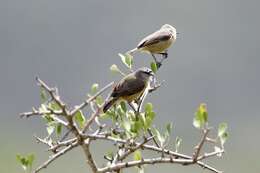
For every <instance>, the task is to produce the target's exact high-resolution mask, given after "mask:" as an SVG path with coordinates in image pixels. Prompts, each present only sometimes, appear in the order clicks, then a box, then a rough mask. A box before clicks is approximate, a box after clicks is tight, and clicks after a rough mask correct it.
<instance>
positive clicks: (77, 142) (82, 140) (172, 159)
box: [20, 78, 224, 173]
mask: <svg viewBox="0 0 260 173" xmlns="http://www.w3.org/2000/svg"><path fill="white" fill-rule="evenodd" d="M36 80H37V82H38V84H39V86H40V87H42V88H43V89H44V90H45V91H47V93H48V94H49V95H50V97H51V99H52V100H54V101H55V102H56V103H57V104H58V105H59V107H60V108H61V110H51V109H50V110H47V111H39V110H36V109H35V108H33V110H32V111H31V112H25V113H22V114H20V116H21V117H26V118H29V117H31V116H37V115H38V116H45V115H46V114H52V115H53V116H52V118H53V119H54V120H55V121H56V122H58V123H61V124H62V125H63V126H65V127H67V129H68V130H69V132H71V133H72V134H73V135H74V136H73V137H72V138H71V139H68V140H66V141H63V140H60V141H56V142H49V141H48V139H42V138H39V137H36V136H35V137H36V140H37V141H38V142H40V143H43V144H45V145H46V146H47V147H48V151H52V152H53V154H52V155H51V156H50V157H49V159H48V160H46V161H45V162H44V163H43V164H42V165H40V166H39V167H38V168H37V169H35V171H34V173H37V172H39V171H41V170H42V169H43V168H46V167H47V166H48V165H49V164H51V163H52V162H53V161H54V160H56V159H58V158H59V157H60V156H62V155H64V154H65V153H67V152H69V151H70V150H72V149H73V148H75V147H77V146H81V148H82V149H83V152H84V154H85V156H86V159H87V164H88V165H89V166H90V167H91V170H92V172H93V173H106V172H113V171H119V170H121V169H124V168H129V167H134V166H142V165H145V164H159V163H175V164H182V165H190V164H197V165H199V166H200V167H202V168H204V169H208V170H211V171H212V172H215V173H222V172H221V171H219V170H217V169H215V168H213V167H211V166H209V165H207V164H206V163H204V162H202V160H205V159H207V158H209V157H212V156H216V155H221V154H222V153H223V152H224V149H222V150H220V151H214V152H211V153H204V154H201V155H200V153H201V150H202V147H203V145H204V144H205V142H206V141H210V140H209V139H210V138H209V137H208V136H207V135H208V133H209V129H208V128H206V129H204V130H203V136H202V138H201V140H200V142H199V144H198V145H197V146H196V147H195V151H194V153H193V155H192V156H189V155H185V154H181V153H178V152H174V151H171V150H168V149H166V148H162V147H161V146H160V145H159V144H158V143H157V141H156V140H155V138H154V134H153V133H152V132H151V131H150V130H148V132H149V133H150V137H144V138H143V141H142V142H137V141H136V140H134V139H130V141H131V142H130V144H131V145H130V144H129V140H125V139H120V138H115V137H113V136H112V133H114V132H116V129H106V130H105V131H103V130H104V127H105V126H104V127H103V126H102V127H101V125H100V123H99V122H97V121H94V120H95V119H96V118H98V116H99V115H100V113H101V112H102V106H100V107H97V108H96V109H95V110H93V113H92V115H91V116H90V117H89V118H88V119H87V121H86V122H85V124H84V126H83V128H82V129H79V128H78V127H77V125H76V122H75V120H74V118H73V117H74V115H75V113H76V112H78V111H79V110H82V109H84V108H85V107H86V106H88V105H90V104H91V103H92V102H93V101H94V100H95V99H96V98H97V97H98V96H99V95H101V94H103V93H104V92H105V91H106V90H107V89H108V88H109V87H111V86H112V85H113V84H114V83H113V82H111V83H109V84H108V85H106V86H105V87H103V88H102V89H101V90H99V91H98V92H97V93H96V94H95V95H93V96H92V97H90V98H88V99H86V100H84V102H83V103H81V104H79V105H78V106H75V108H74V109H72V110H69V109H68V105H66V104H65V102H63V101H62V100H61V99H60V96H59V95H58V93H57V89H54V88H50V87H49V86H48V85H47V84H46V83H45V82H43V81H42V80H40V79H39V78H36ZM160 85H161V84H159V85H157V86H155V87H154V88H151V89H149V90H148V92H153V91H154V90H156V89H157V88H159V87H160ZM107 99H108V97H107V98H106V100H107ZM143 99H144V98H143ZM141 102H142V101H141ZM139 106H140V105H139ZM139 108H140V107H139ZM92 109H93V108H92ZM61 117H63V118H61ZM63 119H64V120H63ZM94 122H96V123H97V126H98V129H97V130H96V131H95V133H90V132H87V130H88V129H89V127H90V125H92V124H93V123H94ZM95 140H107V141H111V142H113V143H114V144H122V145H123V147H124V148H123V150H122V149H120V148H119V149H118V153H119V150H120V151H121V153H120V154H118V155H117V158H114V160H113V163H112V160H110V162H111V163H112V164H108V166H105V167H98V166H97V164H96V162H95V160H94V158H93V154H92V153H91V151H90V145H91V143H92V141H95ZM150 141H153V143H152V144H148V143H149V142H150ZM139 149H142V150H149V151H153V152H155V153H161V154H162V156H161V157H158V158H143V159H141V160H133V161H124V160H125V159H126V158H128V156H129V155H131V154H132V153H134V152H135V151H136V150H139Z"/></svg>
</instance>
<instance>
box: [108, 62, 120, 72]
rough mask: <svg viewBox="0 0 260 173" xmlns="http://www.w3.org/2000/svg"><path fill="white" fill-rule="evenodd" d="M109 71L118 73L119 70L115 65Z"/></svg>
mask: <svg viewBox="0 0 260 173" xmlns="http://www.w3.org/2000/svg"><path fill="white" fill-rule="evenodd" d="M110 70H111V71H112V73H120V70H119V68H118V67H117V65H116V64H113V65H111V66H110Z"/></svg>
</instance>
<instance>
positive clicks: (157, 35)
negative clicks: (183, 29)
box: [127, 24, 177, 66]
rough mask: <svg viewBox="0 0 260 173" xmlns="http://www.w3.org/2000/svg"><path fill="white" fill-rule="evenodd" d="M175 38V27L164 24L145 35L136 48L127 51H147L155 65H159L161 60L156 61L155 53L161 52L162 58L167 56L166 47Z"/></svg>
mask: <svg viewBox="0 0 260 173" xmlns="http://www.w3.org/2000/svg"><path fill="white" fill-rule="evenodd" d="M176 38H177V32H176V29H175V28H174V27H173V26H171V25H169V24H164V25H163V26H162V27H161V28H160V29H159V30H158V31H156V32H154V33H152V34H150V35H148V36H147V37H145V38H144V39H143V40H142V41H140V43H139V44H138V45H137V47H136V48H134V49H132V50H130V51H128V52H127V53H129V54H133V53H135V52H137V51H141V52H148V53H150V54H151V55H152V56H153V58H154V60H155V62H156V63H157V66H158V65H159V66H160V65H161V62H159V61H157V59H156V57H155V54H161V55H163V57H164V58H167V56H168V53H167V49H168V48H169V47H170V46H171V45H172V44H173V43H174V42H175V41H176Z"/></svg>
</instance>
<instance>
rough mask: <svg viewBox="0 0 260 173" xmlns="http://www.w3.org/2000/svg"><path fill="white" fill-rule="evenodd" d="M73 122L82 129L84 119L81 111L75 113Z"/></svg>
mask: <svg viewBox="0 0 260 173" xmlns="http://www.w3.org/2000/svg"><path fill="white" fill-rule="evenodd" d="M75 120H76V122H77V123H78V124H79V126H80V128H82V127H84V124H85V121H86V119H85V116H84V115H83V113H82V111H81V110H79V111H77V112H76V113H75Z"/></svg>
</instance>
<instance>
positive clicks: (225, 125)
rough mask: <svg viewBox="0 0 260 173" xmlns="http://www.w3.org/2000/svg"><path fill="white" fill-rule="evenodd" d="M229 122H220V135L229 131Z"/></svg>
mask: <svg viewBox="0 0 260 173" xmlns="http://www.w3.org/2000/svg"><path fill="white" fill-rule="evenodd" d="M227 128H228V126H227V123H220V124H219V126H218V136H219V137H220V136H222V135H223V134H224V133H225V132H226V131H227Z"/></svg>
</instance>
